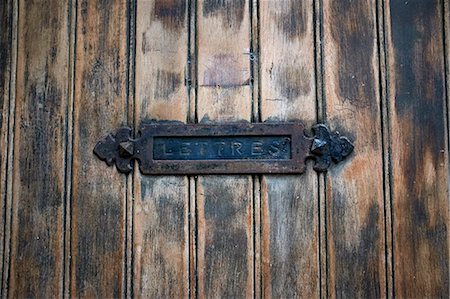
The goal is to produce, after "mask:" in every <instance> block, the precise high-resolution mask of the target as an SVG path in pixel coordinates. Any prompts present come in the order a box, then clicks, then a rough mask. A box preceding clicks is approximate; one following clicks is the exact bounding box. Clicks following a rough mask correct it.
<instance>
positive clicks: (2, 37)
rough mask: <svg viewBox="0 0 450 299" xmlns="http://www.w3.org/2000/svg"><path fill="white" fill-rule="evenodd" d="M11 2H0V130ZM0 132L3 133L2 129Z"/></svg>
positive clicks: (6, 67)
mask: <svg viewBox="0 0 450 299" xmlns="http://www.w3.org/2000/svg"><path fill="white" fill-rule="evenodd" d="M11 5H12V4H11V2H10V1H1V2H0V27H1V28H3V30H1V32H0V95H1V96H0V129H1V126H2V125H3V117H4V116H5V114H6V112H7V111H4V110H3V109H4V108H5V106H4V101H5V99H7V97H6V96H4V95H5V87H6V85H8V84H9V63H10V55H11V54H10V52H11V46H12V45H11V42H12V36H11V30H10V29H11V22H12V13H11V11H12V10H11V8H10V6H11ZM0 131H3V130H2V129H1V130H0ZM3 145H4V143H3V142H1V143H0V150H1V152H2V153H3ZM3 159H4V157H3V155H1V156H0V165H3Z"/></svg>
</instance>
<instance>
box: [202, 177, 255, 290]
mask: <svg viewBox="0 0 450 299" xmlns="http://www.w3.org/2000/svg"><path fill="white" fill-rule="evenodd" d="M240 180H241V179H240ZM228 182H230V181H229V180H228ZM202 184H203V188H204V189H203V190H204V194H203V196H204V221H205V224H206V232H205V235H206V240H205V242H206V243H205V257H204V259H205V271H206V277H205V279H206V281H205V284H206V289H205V292H206V294H205V295H206V297H207V298H209V297H217V296H218V297H222V298H237V297H239V298H240V297H242V296H243V295H244V294H245V292H246V286H247V282H248V278H249V273H248V269H249V265H248V259H247V258H248V254H250V253H249V249H250V248H248V246H247V245H248V236H247V232H246V229H247V228H246V225H247V217H248V215H247V213H248V205H249V200H250V199H249V198H248V196H247V193H246V192H247V189H246V188H245V187H247V186H248V184H247V179H246V178H242V180H241V181H240V182H238V184H237V185H235V186H234V187H232V186H231V185H230V184H229V183H227V181H222V180H221V179H220V177H208V179H207V180H206V179H204V180H202ZM232 188H237V189H235V190H231V189H232ZM218 282H220V285H221V286H220V287H219V285H218V284H217V283H218Z"/></svg>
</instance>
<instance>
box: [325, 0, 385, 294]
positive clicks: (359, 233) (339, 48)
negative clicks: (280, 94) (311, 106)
mask: <svg viewBox="0 0 450 299" xmlns="http://www.w3.org/2000/svg"><path fill="white" fill-rule="evenodd" d="M376 9H377V7H376V2H375V1H374V0H366V1H351V0H344V1H324V2H323V33H324V35H323V47H324V48H323V49H324V53H323V72H324V76H323V84H324V95H325V103H324V108H325V112H326V118H327V122H328V123H329V125H330V127H331V129H333V130H338V131H340V132H341V133H343V134H344V135H346V136H349V137H350V138H351V139H352V140H354V143H355V152H354V153H353V154H352V156H351V157H349V159H348V160H346V161H345V162H344V163H341V164H339V165H335V166H333V167H332V168H331V169H330V170H329V172H328V174H327V179H326V182H327V183H326V184H327V185H326V193H325V195H326V201H327V206H326V221H327V223H326V229H327V249H328V292H329V294H328V295H329V296H331V297H348V298H352V297H361V298H370V297H383V296H385V291H386V288H385V283H386V277H385V248H384V242H385V240H384V209H383V206H384V198H383V155H382V154H383V152H382V135H381V132H382V131H381V122H380V119H381V117H380V95H379V86H380V82H379V81H380V80H379V63H378V61H379V60H378V51H377V49H378V44H377V19H376Z"/></svg>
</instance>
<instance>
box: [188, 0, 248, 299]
mask: <svg viewBox="0 0 450 299" xmlns="http://www.w3.org/2000/svg"><path fill="white" fill-rule="evenodd" d="M197 3H198V4H197V5H198V6H197V11H196V18H197V22H198V23H197V34H198V35H197V37H196V40H197V43H198V49H197V51H198V52H197V53H198V57H197V64H198V73H197V76H198V78H197V79H198V81H197V82H198V91H197V96H198V98H197V101H196V102H197V109H198V110H197V113H198V118H199V119H204V118H206V119H210V120H212V121H236V120H241V119H244V120H250V118H251V113H252V111H251V106H252V105H251V102H252V101H251V89H250V60H249V58H250V53H249V48H250V31H251V30H250V14H249V3H248V1H235V2H232V1H203V0H201V1H198V2H197ZM197 189H198V190H197V206H196V207H197V225H198V227H197V234H198V240H197V244H198V248H197V271H198V289H197V290H196V291H197V293H198V297H199V298H211V297H213V298H220V297H233V298H242V297H251V296H252V293H253V225H252V222H253V211H252V206H253V202H252V201H253V198H252V189H253V187H252V179H251V177H250V176H206V177H199V178H198V187H197Z"/></svg>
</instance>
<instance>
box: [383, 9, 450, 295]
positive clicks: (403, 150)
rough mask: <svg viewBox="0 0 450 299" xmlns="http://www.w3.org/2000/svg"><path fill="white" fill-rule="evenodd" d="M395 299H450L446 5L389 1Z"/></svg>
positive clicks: (388, 42)
mask: <svg viewBox="0 0 450 299" xmlns="http://www.w3.org/2000/svg"><path fill="white" fill-rule="evenodd" d="M385 8H386V37H387V55H388V77H389V103H390V120H391V125H390V127H391V134H392V135H391V140H392V144H391V147H392V181H391V184H392V196H393V198H392V201H393V242H394V267H395V268H394V292H395V293H394V294H395V296H398V297H405V298H407V297H415V298H447V297H449V251H448V250H449V249H448V244H449V243H448V223H449V201H448V198H449V197H448V196H449V193H448V188H449V187H448V168H449V164H448V163H449V161H448V145H447V144H446V125H447V124H446V121H445V112H444V111H445V68H444V55H443V53H444V48H443V45H444V41H443V17H442V14H443V11H442V8H443V5H442V1H438V0H430V1H408V2H407V3H406V2H403V1H402V2H400V1H387V3H386V6H385Z"/></svg>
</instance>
